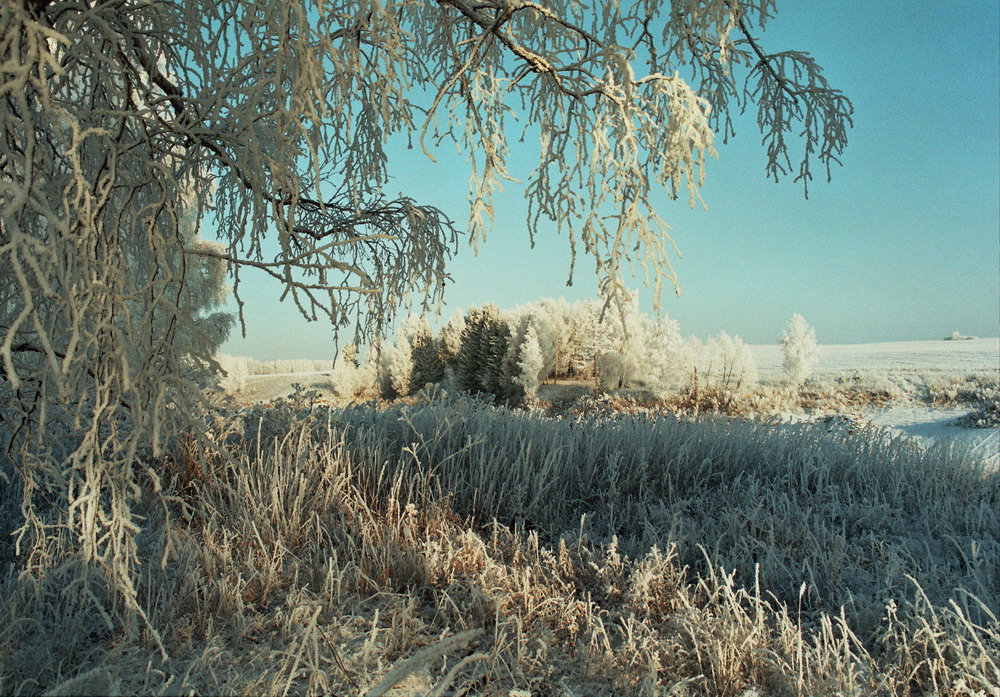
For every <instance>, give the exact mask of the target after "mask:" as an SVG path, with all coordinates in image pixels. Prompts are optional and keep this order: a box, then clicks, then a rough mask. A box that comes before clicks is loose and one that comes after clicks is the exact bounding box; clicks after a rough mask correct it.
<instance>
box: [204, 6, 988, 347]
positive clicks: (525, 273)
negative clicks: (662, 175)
mask: <svg viewBox="0 0 1000 697" xmlns="http://www.w3.org/2000/svg"><path fill="white" fill-rule="evenodd" d="M759 39H760V42H761V44H762V45H763V46H764V48H765V50H767V51H771V52H775V51H779V50H789V49H794V50H803V51H807V52H809V53H810V54H812V55H813V56H814V57H815V58H816V60H817V62H818V63H819V64H820V65H821V66H823V69H824V74H825V75H826V77H827V79H828V80H829V82H830V84H831V85H833V86H835V87H837V88H839V89H841V90H843V91H844V93H845V94H846V95H847V96H848V97H849V98H850V99H851V100H852V102H853V104H854V109H855V113H854V127H853V128H852V129H851V130H850V131H849V133H848V145H847V150H846V153H845V155H844V157H843V165H844V166H843V167H835V168H834V170H833V181H832V182H831V183H827V182H826V178H825V176H824V175H823V174H821V172H820V170H819V168H815V169H814V177H815V179H814V181H813V183H812V184H811V185H810V187H809V198H808V199H806V198H805V197H804V196H803V190H802V186H801V184H800V183H795V182H793V181H792V179H791V178H787V179H783V180H781V181H780V182H778V183H775V182H774V181H773V180H769V179H767V178H766V176H765V173H764V165H765V162H766V156H765V151H764V148H763V147H762V145H761V142H760V141H761V138H760V134H759V132H758V131H757V129H756V125H755V123H754V117H753V114H751V113H748V114H746V115H745V117H743V118H741V119H738V120H737V122H736V130H737V134H736V137H735V138H732V139H730V141H729V142H728V143H727V144H722V143H721V139H719V140H720V142H717V144H716V149H717V150H718V152H719V159H718V160H712V161H710V162H709V164H708V168H707V178H706V182H705V185H704V187H703V188H702V190H701V195H702V198H703V200H704V202H705V204H706V206H707V210H706V209H704V208H702V207H700V206H699V207H698V208H696V209H693V210H692V209H691V208H690V207H689V205H688V203H687V199H686V197H683V198H680V199H678V200H676V201H672V200H670V199H669V198H668V197H667V196H666V195H665V194H664V195H659V196H657V197H655V198H654V201H655V202H656V205H657V211H658V213H659V214H660V215H661V217H663V218H664V219H665V220H666V221H667V222H668V223H669V224H670V225H671V227H672V228H673V233H672V236H673V239H674V241H675V242H676V244H677V245H678V247H679V248H680V250H681V252H682V254H683V258H681V259H676V258H675V259H674V260H673V265H674V268H675V270H676V272H677V274H678V276H679V281H680V288H681V294H680V295H675V294H673V293H672V292H669V290H668V292H666V293H665V294H664V304H663V311H664V312H665V313H666V314H667V315H668V316H669V317H671V318H673V319H675V320H677V321H678V322H679V323H680V328H681V332H682V333H683V334H685V335H692V334H693V335H697V336H699V337H701V338H703V339H704V338H707V337H709V336H712V335H715V334H718V333H719V332H720V331H725V332H727V333H729V334H731V335H738V336H740V337H742V338H743V339H744V340H745V341H746V342H748V343H750V344H773V343H776V341H777V339H778V336H779V335H780V333H781V330H782V328H783V326H784V325H785V323H787V321H788V319H789V318H790V317H791V315H792V313H795V312H798V313H800V314H802V315H803V316H804V317H805V318H806V320H807V321H808V322H809V323H810V324H811V325H812V326H814V327H815V329H816V333H817V337H818V339H819V341H820V343H821V344H823V343H827V344H851V343H867V342H881V341H909V340H928V339H939V338H942V337H945V336H948V335H950V334H951V333H952V332H953V331H960V332H961V333H962V334H966V335H976V336H983V337H995V336H998V335H1000V3H998V2H996V1H995V0H994V1H992V2H991V1H980V0H973V1H970V2H940V1H930V0H887V1H885V2H877V3H874V2H870V1H869V0H840V1H838V2H833V3H817V2H808V1H806V0H786V1H785V2H781V3H778V12H777V16H776V17H775V18H774V19H773V20H771V21H770V22H769V23H768V25H767V31H766V32H764V33H763V34H760V35H759ZM532 152H533V151H532V149H531V148H527V147H526V148H524V150H523V151H520V150H519V151H515V153H514V156H513V157H512V160H511V161H510V163H509V166H510V169H511V173H512V174H514V176H518V175H521V178H522V179H525V180H526V179H527V175H528V174H529V173H530V171H531V169H532V162H533V160H532V159H531V155H532ZM389 163H390V164H389V167H390V171H391V172H392V174H393V175H394V179H393V181H392V182H390V184H389V186H388V187H387V193H388V194H390V195H395V194H396V193H405V194H407V195H409V196H412V197H413V198H415V199H417V200H418V201H420V202H422V203H428V204H432V205H435V206H437V207H439V208H441V209H442V210H443V211H445V212H446V213H447V214H448V215H449V216H450V217H451V218H452V219H453V220H456V221H459V222H462V221H465V220H467V219H468V210H469V209H468V198H467V197H468V174H469V173H468V169H467V166H466V165H465V163H464V161H463V159H462V158H460V157H456V156H450V157H449V156H445V157H438V162H437V163H432V162H430V161H429V160H427V159H426V157H424V156H423V155H422V154H420V151H419V149H416V150H405V149H402V148H395V149H393V150H390V152H389ZM494 203H495V206H496V210H497V216H496V224H495V227H494V229H493V230H492V232H491V233H490V234H489V237H488V239H487V242H486V244H485V245H481V246H480V250H479V253H478V255H476V254H474V253H473V251H472V249H471V248H468V247H463V248H462V249H461V250H460V253H459V254H458V255H457V256H456V257H455V258H454V259H453V260H452V263H451V266H450V272H451V274H452V276H453V279H454V282H453V283H451V284H450V285H449V286H448V289H447V291H446V296H445V307H444V308H443V310H442V315H443V318H442V319H447V317H448V316H449V315H450V314H451V313H452V312H453V311H455V309H458V308H462V309H464V308H467V307H469V306H471V305H481V304H483V303H485V302H494V303H496V304H497V305H499V306H500V307H512V306H514V305H517V304H519V303H524V302H528V301H531V300H535V299H537V298H541V297H560V296H562V297H565V298H566V299H567V300H570V301H572V300H576V299H580V298H586V297H594V296H596V294H597V282H596V277H595V275H594V271H593V265H592V263H590V262H589V259H587V258H585V257H583V255H582V254H581V256H580V258H579V259H578V263H577V269H576V272H575V274H574V283H573V285H572V286H571V287H568V286H567V285H566V281H567V278H568V275H569V259H570V257H569V242H568V239H567V238H566V237H560V236H557V235H556V234H555V232H554V229H552V230H546V229H545V228H543V229H542V230H541V234H539V235H538V236H537V237H536V244H535V248H534V249H531V248H530V244H529V240H528V234H527V229H526V223H525V210H526V208H525V202H524V198H523V191H522V190H520V187H518V186H516V185H512V186H508V187H507V189H506V190H505V191H504V193H503V194H501V195H500V196H498V197H496V198H495V201H494ZM627 280H628V282H629V285H631V286H632V287H634V288H636V289H638V290H639V293H640V298H641V306H642V308H643V309H644V310H646V311H648V312H650V313H653V312H654V310H653V305H652V290H651V289H646V288H644V287H643V285H642V280H641V278H633V279H627ZM241 294H242V295H243V297H244V301H245V302H246V308H245V316H246V321H247V336H246V337H245V338H243V337H241V336H240V332H239V329H238V328H237V329H236V330H234V332H233V335H232V337H231V338H230V340H229V341H228V342H227V343H226V344H225V345H224V346H223V348H222V350H223V351H224V352H226V353H230V354H234V355H245V356H251V357H254V358H257V359H259V360H272V359H275V358H316V359H324V358H329V357H331V356H332V355H333V351H334V348H333V345H334V344H333V334H332V331H331V329H330V327H329V326H328V325H324V324H323V323H321V322H320V323H307V322H306V321H305V320H304V319H303V318H302V317H301V316H299V315H298V314H297V311H296V310H295V308H294V306H292V305H291V303H289V302H285V303H279V302H278V296H279V295H280V288H278V287H277V285H276V284H275V283H273V282H271V281H270V279H267V278H260V277H257V276H255V275H252V274H250V275H247V276H246V277H245V278H244V279H243V283H242V286H241ZM231 307H234V306H232V305H231ZM440 321H441V320H437V321H435V320H434V318H432V324H439V323H440ZM998 361H1000V357H998Z"/></svg>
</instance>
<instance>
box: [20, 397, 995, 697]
mask: <svg viewBox="0 0 1000 697" xmlns="http://www.w3.org/2000/svg"><path fill="white" fill-rule="evenodd" d="M214 429H215V431H216V432H217V433H219V435H220V437H221V438H222V439H223V440H224V442H225V443H226V444H227V446H226V447H227V449H228V452H229V453H230V455H231V458H229V459H227V458H220V457H219V456H218V455H214V454H212V453H210V452H207V451H205V450H200V449H199V448H198V447H197V446H196V445H195V444H192V443H189V444H187V445H185V447H184V448H182V449H178V450H177V451H176V452H178V453H182V454H179V455H178V456H177V457H175V458H173V459H171V460H168V461H166V462H164V463H163V465H162V466H163V467H164V468H166V471H173V472H174V473H175V476H176V480H175V487H176V488H175V490H176V491H177V494H178V495H177V497H176V498H174V499H172V502H171V503H170V505H169V506H168V507H167V508H164V507H163V506H162V505H161V504H160V503H159V502H158V501H157V500H156V499H155V497H152V496H151V497H150V499H149V502H148V505H146V506H144V507H143V508H141V509H140V512H141V514H142V515H143V520H144V526H143V534H142V535H141V536H140V541H141V544H142V547H141V554H142V558H143V559H144V560H147V562H148V563H146V564H144V566H143V569H142V573H141V577H140V578H141V585H140V593H141V594H142V597H144V598H147V599H148V605H147V607H148V608H149V613H150V617H149V619H150V625H151V627H153V628H155V630H156V632H157V633H158V637H159V639H160V641H162V643H163V645H164V647H165V648H166V649H167V650H168V652H169V659H163V658H161V657H160V655H159V654H158V652H157V650H156V646H155V643H154V642H153V640H152V635H147V636H148V637H149V641H148V642H147V644H146V645H121V644H119V643H118V642H117V639H116V635H115V634H114V633H113V632H109V631H108V630H107V628H106V627H105V626H104V624H103V622H102V620H101V618H100V617H99V616H97V615H92V614H90V615H88V614H86V613H84V614H82V615H81V614H80V613H79V612H76V613H75V611H74V608H73V607H68V606H65V605H63V604H62V603H60V602H59V601H58V599H59V598H60V597H61V591H62V587H63V580H62V579H60V578H59V577H58V576H57V575H56V576H52V577H49V578H48V579H46V580H43V582H42V583H41V584H40V585H38V586H35V587H33V588H30V589H25V588H24V587H21V588H16V587H15V586H14V584H13V577H12V575H10V574H12V573H13V571H11V572H8V577H7V579H6V581H5V582H4V583H3V584H2V585H0V591H2V592H3V594H4V600H5V603H4V607H5V608H6V611H7V612H8V613H14V614H15V616H17V617H20V618H22V619H20V620H19V621H16V622H14V621H7V620H4V621H0V646H2V648H3V653H2V654H0V655H2V656H3V658H2V661H3V664H2V666H3V670H2V672H0V676H2V682H0V691H2V692H3V693H5V694H28V693H38V692H44V691H48V694H79V693H84V694H93V693H101V694H108V693H122V694H135V693H139V694H170V695H180V694H268V695H288V694H335V695H368V696H369V697H377V696H379V695H395V696H396V697H404V696H405V697H417V695H421V696H425V695H436V696H438V697H443V696H445V695H448V696H449V697H457V696H458V695H491V696H499V697H510V696H512V695H515V696H516V695H525V694H528V695H532V696H533V697H541V696H549V695H554V696H558V697H573V696H576V697H584V696H586V697H591V696H593V697H612V696H617V695H692V696H693V695H704V696H705V697H708V696H709V695H711V696H717V695H723V696H733V697H741V696H744V695H780V696H784V695H789V696H790V695H836V694H839V695H859V696H860V695H899V696H903V695H930V694H934V695H969V696H971V695H977V696H983V697H992V695H994V694H995V688H996V686H997V685H998V684H1000V668H998V660H997V656H998V652H1000V622H998V619H997V613H996V609H997V607H998V605H1000V474H997V473H988V472H986V471H985V470H984V469H983V465H982V462H981V461H980V460H979V459H977V458H975V457H969V456H968V454H967V453H966V452H965V451H963V450H962V449H956V448H953V447H947V446H935V447H931V448H922V447H918V446H917V445H915V444H912V443H909V442H908V441H900V440H898V439H892V438H889V437H886V435H885V434H884V432H881V431H877V430H862V431H860V432H858V433H855V434H849V433H847V432H846V431H844V430H837V429H834V430H831V429H830V428H828V427H826V426H825V425H823V424H808V423H806V424H798V425H788V426H785V427H783V428H779V429H775V428H771V427H769V426H767V425H766V424H765V423H762V422H757V423H754V422H746V421H729V420H724V419H721V420H720V419H707V420H699V421H678V420H676V419H672V418H669V417H662V418H656V419H650V418H646V417H642V416H626V415H612V416H598V415H594V416H582V417H579V418H552V417H549V416H544V415H541V414H538V413H534V414H532V413H525V412H517V411H507V410H498V409H495V408H491V407H488V406H486V405H484V404H482V403H480V402H478V401H476V400H472V399H468V398H463V397H457V398H455V397H453V398H447V399H445V400H444V401H441V402H435V403H432V404H428V405H424V406H419V405H417V406H412V405H400V404H397V405H393V406H388V407H386V406H384V405H383V406H379V405H369V406H361V407H353V408H349V409H345V410H330V411H328V410H326V409H319V410H316V409H308V410H307V409H304V408H303V407H301V406H296V405H293V404H288V403H281V404H278V405H276V406H273V407H268V408H265V407H256V408H254V409H252V410H249V411H246V412H244V413H243V414H242V415H241V416H239V417H237V418H235V419H234V418H232V417H229V416H220V418H219V420H218V421H217V423H216V424H215V427H214ZM3 500H5V501H7V502H8V504H7V507H6V508H5V509H3V513H4V516H3V517H2V518H0V520H3V521H4V524H5V525H9V524H10V521H11V520H12V519H13V517H14V515H15V514H14V511H13V510H12V505H11V504H10V498H5V499H3ZM166 544H170V545H171V549H172V550H173V551H172V561H171V562H170V563H169V564H168V565H166V566H161V565H160V563H159V560H160V559H161V556H162V554H163V552H164V545H166ZM0 549H2V548H0ZM11 552H12V550H9V549H4V550H3V554H4V558H5V560H10V559H11V558H12V557H10V554H11ZM8 619H9V618H8Z"/></svg>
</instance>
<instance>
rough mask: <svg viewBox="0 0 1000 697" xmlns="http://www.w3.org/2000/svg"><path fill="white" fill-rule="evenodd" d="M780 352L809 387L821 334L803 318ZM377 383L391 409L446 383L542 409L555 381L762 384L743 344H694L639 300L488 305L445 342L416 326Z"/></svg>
mask: <svg viewBox="0 0 1000 697" xmlns="http://www.w3.org/2000/svg"><path fill="white" fill-rule="evenodd" d="M780 345H781V348H782V351H783V354H784V368H785V371H786V373H787V375H788V378H789V381H790V382H792V383H793V384H796V385H798V384H801V383H802V382H804V381H805V379H806V378H807V377H808V375H809V373H810V372H811V371H812V369H813V367H814V366H815V364H816V361H817V359H818V346H817V343H816V334H815V331H814V330H813V329H812V328H811V327H809V325H808V324H806V322H805V320H804V319H803V318H802V316H801V315H798V314H796V315H794V316H793V318H792V320H791V321H790V322H789V323H788V326H787V327H786V328H785V331H784V333H783V334H782V337H781V341H780ZM376 375H377V385H378V389H379V392H380V393H381V395H382V396H383V397H386V398H390V399H392V398H396V397H401V396H406V395H410V394H413V393H415V392H417V391H418V390H420V389H421V388H423V387H424V386H425V385H427V384H428V383H442V382H444V383H446V384H448V385H450V386H452V387H454V388H458V389H462V390H465V391H468V392H479V393H484V394H490V395H493V396H494V397H495V398H496V399H497V400H498V401H511V402H522V401H528V402H530V401H533V400H534V399H536V398H537V396H538V390H539V387H540V386H541V385H542V383H543V382H544V381H546V380H558V379H563V380H567V379H568V380H584V381H594V382H595V384H596V385H598V386H599V387H601V388H602V389H606V390H614V389H620V388H626V387H642V388H646V389H648V390H650V391H651V392H653V393H654V394H655V395H657V396H664V395H666V394H668V393H669V392H671V391H673V390H676V389H679V388H683V387H685V386H687V385H690V384H691V383H692V382H694V383H696V384H700V385H702V386H703V387H704V388H705V389H709V390H735V391H739V390H741V389H749V388H751V387H753V386H754V385H755V384H756V383H757V380H758V372H757V367H756V363H755V361H754V359H753V356H752V354H751V352H750V349H749V347H748V346H747V345H746V343H744V342H743V341H742V340H741V339H740V338H739V337H732V336H729V335H728V334H726V333H724V332H723V333H721V334H719V335H718V336H716V337H713V338H711V339H709V340H708V341H706V342H701V341H699V340H698V339H697V338H695V337H691V338H687V339H685V338H683V337H682V336H681V333H680V329H679V327H678V324H677V322H675V321H673V320H671V319H666V318H664V319H662V320H660V321H655V320H653V319H651V318H650V317H648V316H647V315H645V314H643V313H642V312H640V311H639V302H638V296H637V294H632V295H630V296H629V297H628V298H627V301H626V302H625V303H624V304H623V305H622V306H621V307H616V306H611V305H610V304H609V303H606V302H603V301H602V300H599V299H590V300H582V301H578V302H575V303H572V304H571V303H569V302H567V301H566V300H563V299H560V300H553V299H551V298H546V299H542V300H538V301H535V302H532V303H528V304H525V305H520V306H518V307H515V308H513V309H511V310H507V311H502V310H500V309H499V308H498V307H497V306H496V305H493V304H486V305H484V306H482V307H473V308H471V309H470V310H469V311H468V312H467V313H465V314H463V313H461V312H456V313H455V315H453V316H452V317H451V319H449V320H448V322H447V323H446V324H445V325H444V326H443V327H442V328H441V331H440V333H439V334H438V336H437V337H435V336H434V332H433V331H432V329H431V327H430V324H429V323H428V322H427V320H426V318H424V317H422V316H411V317H409V318H407V319H406V321H404V322H403V324H402V325H401V327H400V329H399V331H398V332H397V334H396V337H395V339H394V340H393V341H392V342H391V343H390V344H389V345H388V346H386V347H385V348H384V349H383V351H382V353H381V356H380V357H379V359H378V363H377V368H376Z"/></svg>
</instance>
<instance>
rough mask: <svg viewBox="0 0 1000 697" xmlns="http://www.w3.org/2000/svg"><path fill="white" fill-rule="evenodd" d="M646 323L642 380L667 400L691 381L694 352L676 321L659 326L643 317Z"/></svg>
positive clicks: (663, 322)
mask: <svg viewBox="0 0 1000 697" xmlns="http://www.w3.org/2000/svg"><path fill="white" fill-rule="evenodd" d="M643 323H644V324H645V326H644V327H643V328H642V331H641V336H642V337H643V339H644V343H643V347H642V358H641V361H640V366H641V367H640V369H639V379H640V380H641V381H643V382H644V383H645V384H646V385H647V386H648V387H649V388H650V390H651V391H652V392H653V394H654V395H655V396H656V397H658V398H663V397H665V396H666V395H667V394H669V393H670V392H671V391H673V390H675V389H677V388H678V387H679V386H681V385H683V384H684V383H685V382H686V381H687V380H689V379H690V377H691V370H692V368H693V367H694V364H695V363H694V352H693V351H690V350H688V344H687V343H686V342H685V341H684V339H683V337H682V336H681V333H680V325H678V323H677V321H676V320H672V319H670V318H667V317H663V318H661V319H660V321H658V322H657V321H653V320H651V319H649V318H648V317H643Z"/></svg>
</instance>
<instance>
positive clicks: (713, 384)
mask: <svg viewBox="0 0 1000 697" xmlns="http://www.w3.org/2000/svg"><path fill="white" fill-rule="evenodd" d="M699 363H700V365H699V373H700V376H699V379H700V380H701V381H702V382H703V384H704V385H705V387H706V388H708V389H710V390H719V391H733V392H738V391H740V390H745V389H748V388H751V387H753V386H754V385H755V384H757V380H758V373H757V362H756V361H755V360H754V357H753V354H752V353H751V352H750V347H749V346H747V345H746V342H744V341H743V340H742V339H741V338H740V337H738V336H729V334H727V333H726V332H720V333H719V335H718V336H714V337H712V338H711V339H709V340H708V341H707V342H705V344H704V346H703V347H702V355H701V359H700V361H699Z"/></svg>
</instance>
